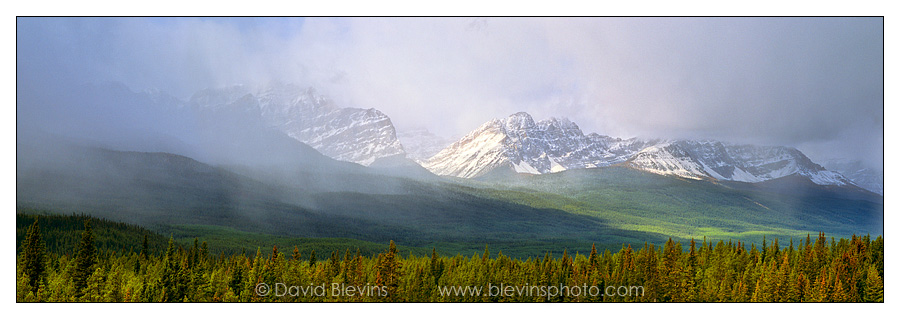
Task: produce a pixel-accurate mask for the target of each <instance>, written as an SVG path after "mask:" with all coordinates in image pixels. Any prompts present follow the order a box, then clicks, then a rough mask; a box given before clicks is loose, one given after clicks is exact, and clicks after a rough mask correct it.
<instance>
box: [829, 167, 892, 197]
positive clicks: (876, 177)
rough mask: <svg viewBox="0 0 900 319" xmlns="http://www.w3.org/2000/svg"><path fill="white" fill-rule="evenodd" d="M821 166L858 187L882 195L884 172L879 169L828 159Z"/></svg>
mask: <svg viewBox="0 0 900 319" xmlns="http://www.w3.org/2000/svg"><path fill="white" fill-rule="evenodd" d="M822 165H823V166H824V167H825V168H827V169H829V170H832V171H835V172H838V173H841V175H844V176H846V177H847V179H849V180H851V181H853V183H854V184H856V185H857V186H859V187H862V188H864V189H866V190H868V191H870V192H873V193H876V194H879V195H884V171H883V170H881V169H877V168H871V167H867V166H865V165H863V163H861V162H859V161H849V160H845V159H828V160H825V161H824V163H823V164H822Z"/></svg>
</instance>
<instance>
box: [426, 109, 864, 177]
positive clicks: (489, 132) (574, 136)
mask: <svg viewBox="0 0 900 319" xmlns="http://www.w3.org/2000/svg"><path fill="white" fill-rule="evenodd" d="M612 165H621V166H626V167H629V168H633V169H637V170H641V171H646V172H650V173H654V174H660V175H671V176H677V177H681V178H689V179H707V180H722V181H738V182H748V183H757V182H763V181H768V180H773V179H778V178H782V177H785V176H790V175H798V176H802V177H805V178H808V179H810V180H811V181H812V182H814V183H816V184H819V185H836V186H855V184H854V183H853V182H852V181H851V180H849V179H848V178H846V177H844V176H842V175H841V174H840V173H837V172H833V171H829V170H827V169H825V168H824V167H822V166H820V165H818V164H815V163H813V162H812V161H811V160H810V159H809V158H808V157H806V155H804V154H803V153H802V152H800V151H799V150H797V149H794V148H789V147H782V146H755V145H737V144H729V143H724V142H719V141H713V140H704V141H692V140H664V139H638V138H631V139H620V138H614V137H609V136H605V135H599V134H597V133H591V134H587V135H585V134H584V133H583V132H582V131H581V129H580V128H579V127H578V125H576V124H575V123H573V122H571V121H569V120H568V119H565V118H562V119H560V118H550V119H546V120H542V121H539V122H535V121H534V120H533V119H532V117H531V116H530V115H529V114H528V113H524V112H520V113H516V114H513V115H510V116H509V117H507V118H505V119H494V120H491V121H489V122H487V123H485V124H483V125H481V126H480V127H479V128H477V129H475V130H474V131H472V132H470V133H469V134H467V135H466V136H464V137H463V138H462V139H460V140H459V141H457V142H455V143H453V144H452V145H450V146H449V147H447V148H445V149H444V150H442V151H440V152H439V153H438V154H436V155H434V156H433V157H431V158H430V159H428V160H426V161H425V162H424V165H423V166H424V167H425V168H427V169H429V170H430V171H432V172H433V173H435V174H438V175H447V176H455V177H462V178H474V177H479V176H482V175H485V174H488V173H490V172H491V171H493V170H497V169H506V170H511V171H514V172H516V173H526V174H548V173H558V172H562V171H565V170H570V169H585V168H596V167H607V166H612Z"/></svg>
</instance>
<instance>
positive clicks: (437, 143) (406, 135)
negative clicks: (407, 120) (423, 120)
mask: <svg viewBox="0 0 900 319" xmlns="http://www.w3.org/2000/svg"><path fill="white" fill-rule="evenodd" d="M397 138H398V139H400V143H401V144H403V149H404V150H406V154H407V157H409V158H410V159H412V160H415V161H417V162H422V161H424V160H427V159H428V158H430V157H432V156H434V154H437V153H438V152H440V151H441V150H442V149H444V148H445V147H447V146H448V145H450V144H451V143H453V141H451V140H448V139H445V138H443V137H440V136H437V135H434V134H432V133H431V132H429V131H428V129H425V128H415V129H411V130H406V131H399V132H397Z"/></svg>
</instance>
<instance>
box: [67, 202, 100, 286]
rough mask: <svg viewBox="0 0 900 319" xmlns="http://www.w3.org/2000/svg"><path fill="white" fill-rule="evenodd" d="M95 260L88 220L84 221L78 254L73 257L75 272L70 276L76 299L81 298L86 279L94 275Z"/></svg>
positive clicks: (92, 235) (89, 221) (92, 236)
mask: <svg viewBox="0 0 900 319" xmlns="http://www.w3.org/2000/svg"><path fill="white" fill-rule="evenodd" d="M95 260H96V248H94V234H93V232H92V231H91V220H90V219H88V220H85V221H84V231H83V232H82V233H81V243H80V244H79V245H78V252H77V253H76V255H75V272H74V273H73V274H72V281H73V283H74V285H75V296H76V297H81V296H82V295H83V294H84V289H85V288H87V283H88V279H89V278H90V277H91V275H92V274H93V273H94V263H95Z"/></svg>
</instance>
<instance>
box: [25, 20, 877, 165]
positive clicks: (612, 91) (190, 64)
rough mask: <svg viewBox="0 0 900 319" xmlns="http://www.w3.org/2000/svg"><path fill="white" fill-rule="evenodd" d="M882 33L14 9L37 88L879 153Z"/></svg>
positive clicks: (464, 125) (850, 23)
mask: <svg viewBox="0 0 900 319" xmlns="http://www.w3.org/2000/svg"><path fill="white" fill-rule="evenodd" d="M883 38H884V34H883V19H880V18H529V19H525V18H492V19H483V18H355V19H333V18H314V19H313V18H310V19H252V18H227V19H200V18H127V19H117V18H91V19H75V18H17V49H16V50H17V59H16V64H17V86H20V87H31V88H36V89H40V88H47V89H51V88H54V87H59V88H62V87H69V85H71V84H73V83H80V82H102V81H118V82H122V83H125V84H126V85H127V86H129V87H131V88H132V89H135V90H146V89H154V88H155V89H159V90H163V91H166V92H169V93H171V94H173V95H175V96H178V97H179V98H182V99H186V98H188V97H189V96H190V95H191V94H192V93H193V92H195V91H197V90H200V89H202V88H206V87H220V86H226V85H232V84H238V83H260V82H263V83H264V82H267V81H284V82H293V83H297V84H300V85H309V86H315V87H317V88H318V89H319V90H320V91H322V92H325V93H327V94H329V95H331V96H332V97H333V98H334V99H336V100H337V101H338V102H339V103H341V104H342V105H345V106H352V107H363V108H369V107H374V108H378V109H380V110H382V111H384V112H385V113H386V114H388V115H389V116H390V117H391V118H392V119H393V121H394V123H395V125H397V126H398V127H399V128H400V129H404V128H410V127H419V126H423V127H427V128H428V129H429V130H431V131H433V132H435V133H437V134H439V135H442V136H445V137H459V136H461V135H463V134H465V133H467V132H468V131H470V130H472V129H474V128H475V127H477V126H478V125H480V124H481V123H483V122H485V121H488V120H489V119H491V118H496V117H503V116H507V115H509V114H511V113H514V112H517V111H527V112H530V113H532V114H533V115H534V116H535V117H536V118H538V119H541V118H546V117H550V116H557V117H569V118H570V119H572V120H573V121H575V122H576V123H578V124H579V126H581V127H582V129H583V130H584V131H586V132H597V133H600V134H607V135H612V136H620V137H631V136H647V137H671V138H713V139H720V140H726V141H733V142H748V143H759V144H769V145H788V146H794V147H799V148H800V149H801V150H803V151H805V152H808V153H810V154H809V155H810V156H812V157H813V159H814V160H816V159H820V158H828V157H853V158H854V159H859V160H864V161H865V162H866V163H867V164H869V165H872V166H881V165H882V162H881V161H882V154H883V147H881V143H883V139H884V137H883V128H884V126H883V118H884V111H883V110H884V106H883V103H884V102H883V65H884V64H883V61H884V57H883ZM34 108H40V106H35V105H28V106H21V105H20V106H17V111H19V112H20V113H21V112H24V113H25V114H24V115H23V116H20V117H18V118H19V119H20V120H21V119H33V120H37V121H39V120H40V119H39V117H38V116H31V117H29V116H27V115H28V113H40V112H37V111H35V110H33V109H34ZM17 124H19V125H28V123H22V122H19V123H17Z"/></svg>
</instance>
